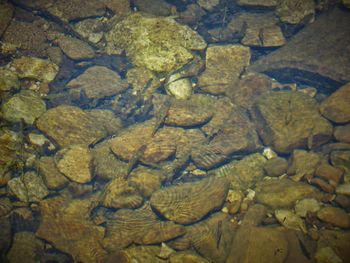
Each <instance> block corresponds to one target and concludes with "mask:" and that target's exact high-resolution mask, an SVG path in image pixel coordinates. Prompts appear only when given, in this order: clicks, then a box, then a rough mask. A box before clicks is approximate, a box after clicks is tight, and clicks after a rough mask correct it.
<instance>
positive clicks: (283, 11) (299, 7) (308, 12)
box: [276, 0, 315, 24]
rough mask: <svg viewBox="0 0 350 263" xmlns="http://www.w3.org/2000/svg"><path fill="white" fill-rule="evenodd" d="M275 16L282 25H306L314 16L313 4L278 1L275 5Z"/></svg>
mask: <svg viewBox="0 0 350 263" xmlns="http://www.w3.org/2000/svg"><path fill="white" fill-rule="evenodd" d="M276 15H277V16H278V17H279V18H280V20H281V21H282V22H283V23H288V24H299V23H306V22H308V21H310V20H311V19H312V18H313V17H314V15H315V2H314V1H313V0H304V1H295V0H280V1H278V3H277V7H276Z"/></svg>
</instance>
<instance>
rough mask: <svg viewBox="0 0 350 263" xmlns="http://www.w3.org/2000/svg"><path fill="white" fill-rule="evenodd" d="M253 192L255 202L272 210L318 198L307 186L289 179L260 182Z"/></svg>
mask: <svg viewBox="0 0 350 263" xmlns="http://www.w3.org/2000/svg"><path fill="white" fill-rule="evenodd" d="M255 190H256V200H257V202H258V203H262V204H265V205H267V206H271V207H273V208H287V207H293V206H294V205H295V202H296V201H298V200H301V199H304V198H312V197H314V198H316V199H319V197H320V195H319V194H318V191H317V190H316V189H315V188H313V187H312V186H310V185H309V184H306V183H302V182H294V181H292V180H289V179H281V180H268V181H261V182H259V183H258V184H257V187H256V189H255Z"/></svg>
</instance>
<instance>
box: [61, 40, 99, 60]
mask: <svg viewBox="0 0 350 263" xmlns="http://www.w3.org/2000/svg"><path fill="white" fill-rule="evenodd" d="M55 41H56V42H58V46H59V47H60V48H61V49H62V51H63V53H64V54H66V56H67V57H69V58H70V59H73V60H83V59H89V58H93V57H94V56H95V51H94V50H93V48H92V47H90V46H89V45H88V44H87V43H85V42H83V41H81V40H79V39H77V38H73V37H68V36H61V37H59V38H58V39H57V40H55Z"/></svg>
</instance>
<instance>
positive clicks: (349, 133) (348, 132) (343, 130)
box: [333, 124, 350, 143]
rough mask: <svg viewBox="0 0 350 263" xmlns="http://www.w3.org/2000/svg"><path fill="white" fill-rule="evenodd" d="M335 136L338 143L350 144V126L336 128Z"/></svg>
mask: <svg viewBox="0 0 350 263" xmlns="http://www.w3.org/2000/svg"><path fill="white" fill-rule="evenodd" d="M333 135H334V137H335V138H336V139H337V141H340V142H347V143H350V124H347V125H344V126H336V127H335V128H334V133H333Z"/></svg>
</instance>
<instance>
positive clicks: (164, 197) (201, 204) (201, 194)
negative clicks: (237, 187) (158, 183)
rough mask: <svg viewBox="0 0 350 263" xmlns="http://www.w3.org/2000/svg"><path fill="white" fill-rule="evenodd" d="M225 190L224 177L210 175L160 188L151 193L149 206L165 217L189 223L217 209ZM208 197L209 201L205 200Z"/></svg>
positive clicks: (226, 185)
mask: <svg viewBox="0 0 350 263" xmlns="http://www.w3.org/2000/svg"><path fill="white" fill-rule="evenodd" d="M227 191H228V184H227V181H226V180H225V179H220V178H214V177H211V178H207V179H204V180H201V181H199V182H196V183H187V184H183V185H178V186H172V187H168V188H163V189H160V190H158V191H156V192H154V193H153V194H152V196H151V199H150V201H151V206H152V207H153V208H154V209H156V210H157V211H158V212H159V213H161V214H162V215H163V216H164V217H166V218H167V219H169V220H172V221H174V222H177V223H181V224H189V223H193V222H195V221H198V220H199V219H201V218H203V217H204V216H205V215H207V214H208V212H210V211H213V210H215V209H219V208H220V207H221V206H222V203H223V201H224V200H225V197H226V194H227ZM194 193H195V194H194ZM208 199H210V200H211V201H210V202H207V200H208Z"/></svg>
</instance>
